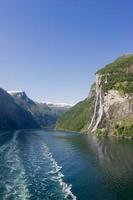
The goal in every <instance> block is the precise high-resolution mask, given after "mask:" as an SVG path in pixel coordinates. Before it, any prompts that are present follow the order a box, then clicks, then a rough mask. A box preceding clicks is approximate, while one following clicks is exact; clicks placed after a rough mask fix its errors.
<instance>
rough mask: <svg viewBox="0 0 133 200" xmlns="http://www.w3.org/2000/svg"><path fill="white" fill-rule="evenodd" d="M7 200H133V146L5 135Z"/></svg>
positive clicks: (35, 133) (2, 190)
mask: <svg viewBox="0 0 133 200" xmlns="http://www.w3.org/2000/svg"><path fill="white" fill-rule="evenodd" d="M0 199H1V200H6V199H7V200H28V199H29V200H65V199H66V200H70V199H77V200H132V199H133V141H132V140H122V139H116V138H114V139H113V138H110V139H109V138H108V139H107V138H97V137H94V136H93V137H89V136H87V135H81V134H78V133H65V132H54V131H53V132H52V131H43V130H20V131H19V130H18V131H7V132H1V133H0Z"/></svg>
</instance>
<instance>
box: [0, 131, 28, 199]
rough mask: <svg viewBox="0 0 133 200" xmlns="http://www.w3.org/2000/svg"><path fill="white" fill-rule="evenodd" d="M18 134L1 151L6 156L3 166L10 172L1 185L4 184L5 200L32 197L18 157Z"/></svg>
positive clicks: (17, 132)
mask: <svg viewBox="0 0 133 200" xmlns="http://www.w3.org/2000/svg"><path fill="white" fill-rule="evenodd" d="M18 134H19V131H16V132H15V133H14V135H13V138H12V140H11V141H10V142H9V143H7V144H6V145H4V147H2V149H0V150H1V151H0V153H3V156H4V161H3V164H4V166H5V167H7V168H8V171H9V172H8V171H7V174H5V177H4V180H1V185H2V184H3V185H4V187H5V188H4V195H3V200H8V199H10V198H11V199H14V200H18V199H19V200H28V199H29V197H30V195H29V191H28V188H27V184H26V179H25V171H24V168H23V166H22V165H21V163H20V159H19V155H18V153H19V152H18V149H17V137H18ZM0 176H1V175H0Z"/></svg>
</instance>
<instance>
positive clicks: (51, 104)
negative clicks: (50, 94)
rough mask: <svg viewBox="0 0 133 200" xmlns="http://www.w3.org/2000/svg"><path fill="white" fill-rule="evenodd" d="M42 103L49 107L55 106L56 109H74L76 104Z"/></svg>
mask: <svg viewBox="0 0 133 200" xmlns="http://www.w3.org/2000/svg"><path fill="white" fill-rule="evenodd" d="M41 103H45V104H47V105H48V106H51V107H52V106H54V107H72V106H74V104H68V103H52V102H48V101H42V102H41Z"/></svg>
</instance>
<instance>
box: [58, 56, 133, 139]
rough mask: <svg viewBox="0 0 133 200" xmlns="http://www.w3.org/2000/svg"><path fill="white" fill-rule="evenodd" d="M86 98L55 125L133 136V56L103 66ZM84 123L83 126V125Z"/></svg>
mask: <svg viewBox="0 0 133 200" xmlns="http://www.w3.org/2000/svg"><path fill="white" fill-rule="evenodd" d="M92 97H93V98H92ZM87 99H88V102H89V103H88V104H85V103H82V102H81V103H79V104H77V105H76V106H74V107H73V108H72V109H71V110H70V111H69V112H67V113H65V115H64V116H63V117H61V118H60V119H59V121H58V122H57V126H56V128H57V129H63V130H64V129H65V130H71V131H75V130H77V131H80V132H83V131H84V132H88V133H93V134H98V135H100V134H102V135H106V134H109V135H117V136H121V137H133V55H132V54H128V55H124V56H121V57H119V58H118V59H117V60H115V61H114V62H113V63H111V64H109V65H106V66H105V67H104V68H102V69H100V70H99V71H98V72H97V73H96V83H95V85H93V87H92V88H91V92H90V95H89V97H88V98H87ZM83 102H84V101H83ZM82 104H83V105H84V106H83V107H82V106H80V105H82ZM86 106H88V110H87V108H86ZM79 107H80V109H79V110H78V109H77V108H79ZM77 110H78V112H77ZM85 112H88V115H84V113H85ZM83 116H84V117H83ZM79 119H80V120H79ZM83 122H84V128H82V126H81V127H80V124H82V123H83Z"/></svg>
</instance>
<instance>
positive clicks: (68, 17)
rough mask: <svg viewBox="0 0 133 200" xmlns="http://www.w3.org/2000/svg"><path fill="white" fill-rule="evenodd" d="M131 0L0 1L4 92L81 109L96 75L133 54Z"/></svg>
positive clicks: (0, 82)
mask: <svg viewBox="0 0 133 200" xmlns="http://www.w3.org/2000/svg"><path fill="white" fill-rule="evenodd" d="M132 10H133V1H132V0H22V1H21V0H12V1H11V0H0V86H1V87H3V88H5V89H6V90H19V89H22V90H25V91H26V92H27V94H28V95H29V96H30V97H31V98H33V99H35V100H37V101H41V100H46V101H53V102H68V103H76V102H78V101H80V100H82V99H84V98H85V97H86V96H87V95H88V93H89V87H90V85H91V83H93V82H94V79H95V76H94V73H95V72H96V71H97V69H99V68H101V67H103V66H104V65H105V64H107V63H109V62H111V61H112V60H114V59H115V58H116V57H118V56H119V55H122V54H124V53H128V52H129V53H130V52H133V11H132Z"/></svg>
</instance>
